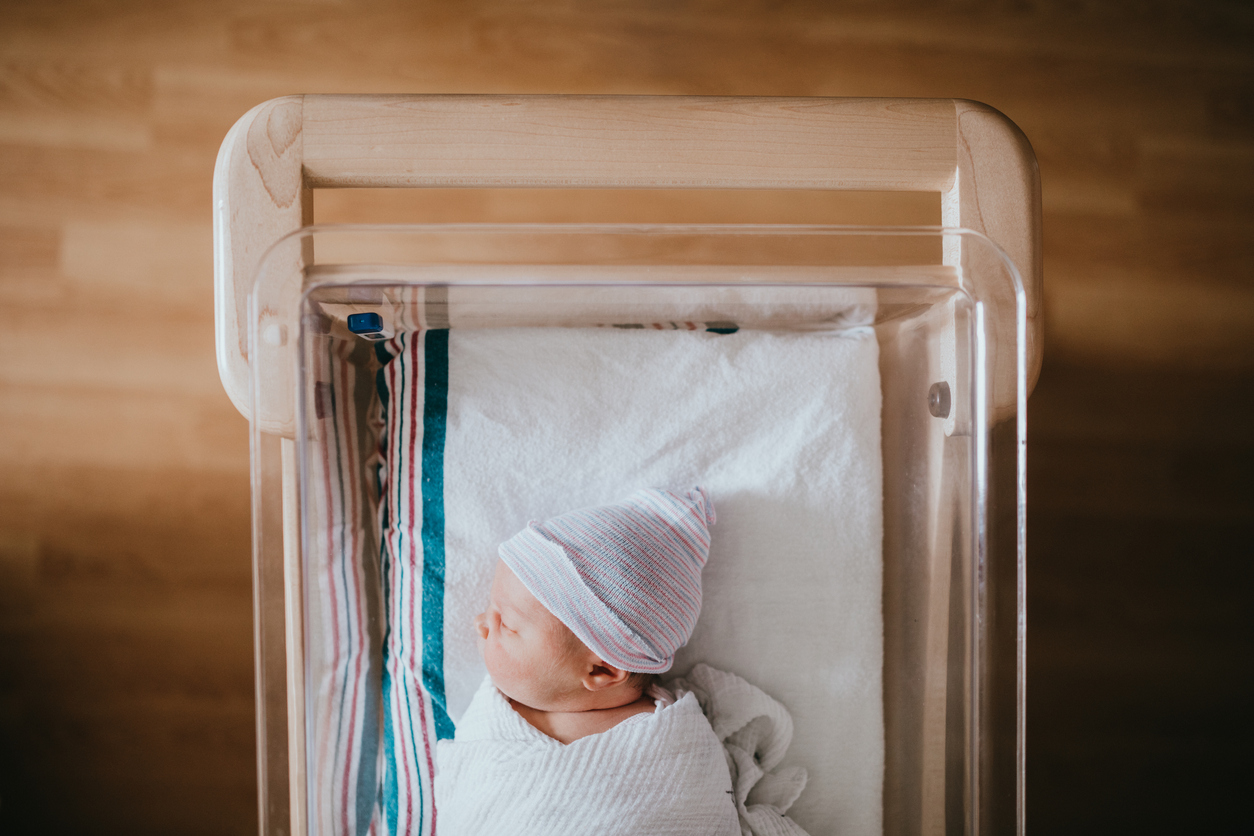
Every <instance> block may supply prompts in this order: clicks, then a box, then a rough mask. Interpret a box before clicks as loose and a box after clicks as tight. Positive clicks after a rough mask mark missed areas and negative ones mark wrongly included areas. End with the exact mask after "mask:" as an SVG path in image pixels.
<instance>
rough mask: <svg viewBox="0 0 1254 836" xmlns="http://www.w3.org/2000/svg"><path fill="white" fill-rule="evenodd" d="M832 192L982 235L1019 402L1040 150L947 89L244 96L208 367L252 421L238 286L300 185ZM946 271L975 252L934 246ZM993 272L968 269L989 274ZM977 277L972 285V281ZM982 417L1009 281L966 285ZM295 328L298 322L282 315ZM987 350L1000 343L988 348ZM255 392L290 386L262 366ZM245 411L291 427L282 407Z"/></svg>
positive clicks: (1030, 323)
mask: <svg viewBox="0 0 1254 836" xmlns="http://www.w3.org/2000/svg"><path fill="white" fill-rule="evenodd" d="M452 186H463V187H464V186H470V187H475V186H478V187H505V186H508V187H513V188H518V187H559V186H560V187H567V188H569V187H591V188H597V187H599V188H615V187H619V188H650V187H655V188H706V189H717V188H727V189H752V188H760V189H844V190H869V191H927V192H940V194H941V207H942V208H941V222H942V225H943V226H945V227H963V228H966V229H970V230H974V231H976V232H980V233H983V234H984V235H986V236H988V238H990V239H991V240H992V241H993V242H994V243H996V244H997V245H998V246H1000V247H1001V249H1002V250H1004V251H1005V253H1006V254H1007V255H1008V256H1009V257H1010V259H1011V261H1012V262H1013V263H1014V265H1015V266H1016V267H1017V268H1018V270H1019V273H1020V276H1021V278H1022V283H1023V291H1024V295H1025V301H1026V317H1027V332H1026V341H1025V346H1024V351H1025V359H1026V381H1025V384H1026V391H1025V392H1024V393H1023V395H1024V397H1026V394H1027V392H1030V391H1031V387H1032V385H1033V384H1034V383H1035V380H1036V376H1037V373H1038V371H1039V368H1040V358H1041V338H1042V330H1043V329H1042V318H1041V316H1040V305H1041V237H1040V227H1041V224H1040V218H1041V198H1040V179H1039V176H1038V173H1037V166H1036V158H1035V156H1034V155H1033V153H1032V149H1031V146H1030V145H1029V144H1028V141H1027V139H1026V138H1025V137H1024V136H1023V134H1022V132H1020V131H1019V129H1018V128H1017V127H1016V126H1015V125H1014V123H1012V122H1011V121H1010V120H1009V119H1007V118H1006V117H1005V116H1003V115H1002V114H1001V113H999V112H997V111H996V110H994V109H992V108H990V107H988V106H987V105H982V104H979V103H976V102H970V101H965V100H960V99H837V98H724V97H697V96H639V97H636V96H477V95H449V96H444V95H435V96H432V95H413V96H360V95H307V96H285V97H283V98H278V99H273V100H271V101H268V102H265V103H263V104H260V105H258V106H257V107H255V108H253V109H252V110H250V111H249V112H248V113H246V114H245V115H244V116H243V117H242V118H241V119H240V120H239V121H238V122H237V123H236V124H235V126H234V127H233V128H232V129H231V131H230V133H228V134H227V137H226V139H225V140H224V141H223V143H222V148H221V150H220V151H219V154H218V161H217V167H216V169H215V171H214V181H213V193H214V194H213V197H214V232H215V238H216V242H215V248H214V253H215V256H214V266H215V270H214V280H215V293H216V300H217V305H216V337H217V353H218V370H219V373H220V375H221V377H222V383H223V385H224V387H225V388H226V391H227V393H228V394H229V395H230V397H231V400H232V401H233V402H234V404H235V406H236V407H237V408H238V409H239V410H240V412H242V413H243V414H245V415H248V414H249V403H250V401H249V397H248V391H249V390H248V386H249V377H248V361H247V356H248V346H247V333H248V331H247V296H248V293H249V290H250V288H251V284H252V281H253V278H254V275H255V273H256V270H257V267H258V264H259V263H260V261H261V258H262V256H263V254H264V253H265V252H266V250H267V249H268V248H269V247H270V246H271V245H272V244H274V243H275V242H276V241H278V240H279V239H280V238H282V237H283V236H285V235H287V234H289V233H291V232H294V231H296V230H298V229H300V228H301V227H303V226H308V225H309V224H311V223H312V222H313V218H312V214H313V211H312V207H313V201H312V189H316V188H336V187H339V188H345V187H355V188H361V187H373V188H416V187H452ZM945 257H946V263H952V264H965V262H964V261H963V259H967V258H988V257H990V256H989V254H988V253H987V252H982V253H972V254H965V253H961V252H959V253H949V252H946V256H945ZM999 272H1000V271H981V270H978V269H976V270H973V271H971V274H972V275H974V276H977V277H978V276H979V275H981V274H990V275H997V274H998V273H999ZM977 281H978V279H977ZM977 291H978V296H979V298H980V299H981V300H982V301H984V302H985V305H986V316H985V322H986V324H987V325H988V328H989V335H990V340H991V342H992V345H991V346H990V347H991V348H992V352H991V356H992V358H993V363H994V368H993V377H994V382H993V386H992V392H993V402H992V403H991V404H990V406H991V411H992V417H993V419H994V420H997V419H1000V418H1002V417H1006V416H1008V415H1010V414H1013V412H1014V411H1015V408H1016V402H1017V398H1016V392H1017V389H1018V387H1017V386H1016V385H1015V376H1016V374H1017V358H1016V352H1015V351H1014V346H1015V342H1016V330H1017V317H1016V310H1015V289H1014V287H1012V286H1008V285H1005V284H1003V285H1000V286H995V287H980V288H977ZM281 324H282V325H286V326H287V332H294V330H295V329H294V326H295V323H290V324H289V323H281ZM999 348H1000V349H1001V350H998V349H999ZM264 374H265V375H266V385H274V386H285V387H289V388H291V387H292V383H293V381H292V378H291V374H292V373H291V371H290V370H286V369H266V370H264ZM291 391H293V396H292V398H287V399H284V398H275V399H269V400H270V401H271V403H272V404H274V405H273V406H270V407H267V408H268V409H273V410H278V411H279V412H281V413H282V414H277V413H276V414H273V415H271V414H265V415H258V416H254V417H255V418H256V420H257V421H258V422H259V423H260V425H261V426H262V428H263V429H264V430H266V431H267V432H276V433H280V434H282V435H286V436H289V437H290V436H291V435H292V434H293V432H294V421H293V412H294V399H295V394H294V392H295V390H294V388H291Z"/></svg>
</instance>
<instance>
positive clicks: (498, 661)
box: [475, 560, 592, 711]
mask: <svg viewBox="0 0 1254 836" xmlns="http://www.w3.org/2000/svg"><path fill="white" fill-rule="evenodd" d="M475 629H476V630H477V631H478V633H479V650H480V652H481V653H482V654H483V661H484V664H486V665H487V667H488V673H489V674H490V675H491V676H492V683H493V684H494V685H496V687H497V689H498V690H500V692H501V693H502V694H504V695H505V696H507V697H509V698H510V699H512V700H514V701H515V702H520V703H522V704H523V705H526V706H530V707H531V708H535V709H538V710H540V711H555V710H563V709H564V708H565V706H566V703H567V701H568V700H569V698H570V697H572V696H576V697H577V696H580V695H582V693H583V691H584V688H583V685H582V676H583V674H584V673H585V668H586V667H588V664H587V663H588V661H589V658H588V657H590V656H591V655H592V652H591V651H590V650H588V648H587V647H586V646H585V645H584V644H583V642H581V641H579V639H578V638H576V637H575V634H574V633H572V632H571V631H570V628H568V627H567V626H566V625H565V624H563V623H562V622H561V621H559V620H558V619H557V616H555V615H553V613H551V612H549V611H548V610H547V609H546V608H545V607H544V605H543V604H541V603H540V602H539V601H538V600H536V597H535V596H534V595H532V594H531V592H530V591H529V590H528V589H527V587H525V586H523V583H522V581H520V580H518V577H517V576H516V575H515V574H514V573H513V571H511V570H510V568H509V567H508V566H506V565H505V564H504V563H503V562H502V561H499V560H498V561H497V563H496V575H495V577H493V579H492V590H491V592H490V593H489V596H488V608H487V609H486V610H484V611H483V612H481V613H479V615H477V616H475Z"/></svg>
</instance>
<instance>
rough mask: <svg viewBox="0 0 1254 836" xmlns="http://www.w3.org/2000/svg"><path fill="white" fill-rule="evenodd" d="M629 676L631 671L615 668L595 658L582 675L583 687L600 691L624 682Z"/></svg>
mask: <svg viewBox="0 0 1254 836" xmlns="http://www.w3.org/2000/svg"><path fill="white" fill-rule="evenodd" d="M629 676H631V671H625V670H623V669H622V668H616V667H614V666H613V665H611V664H609V663H608V662H602V661H601V660H600V659H597V660H596V661H595V662H593V664H592V667H591V668H589V669H588V671H587V672H586V673H585V674H584V675H583V687H585V688H587V689H588V690H589V691H602V690H604V689H606V688H613V687H614V686H615V685H619V684H621V683H623V682H626V681H627V678H628V677H629Z"/></svg>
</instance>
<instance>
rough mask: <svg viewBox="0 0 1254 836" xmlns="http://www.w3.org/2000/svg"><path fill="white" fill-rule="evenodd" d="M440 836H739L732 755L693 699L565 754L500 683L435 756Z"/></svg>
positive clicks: (567, 747) (474, 703)
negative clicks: (728, 761) (728, 757)
mask: <svg viewBox="0 0 1254 836" xmlns="http://www.w3.org/2000/svg"><path fill="white" fill-rule="evenodd" d="M437 759H438V761H437V762H438V764H439V767H438V770H437V772H436V779H435V799H436V809H437V810H438V818H437V820H436V833H437V834H438V836H565V834H570V836H585V834H590V833H596V834H599V835H600V836H617V834H622V836H629V834H631V835H634V834H640V833H649V834H657V836H689V834H692V836H736V834H739V833H740V825H739V823H738V820H737V817H736V808H735V806H734V804H733V802H732V782H731V776H730V774H729V773H728V771H727V769H726V767H725V766H724V758H723V747H722V746H721V745H720V744H719V741H718V738H717V737H715V736H714V732H713V730H712V729H711V728H710V724H709V722H708V721H707V720H706V719H705V715H704V714H702V713H701V707H700V705H699V704H698V703H697V699H696V697H695V696H693V695H691V694H689V695H686V696H684V697H682V698H681V699H679V700H677V701H676V702H675V703H674V704H673V705H670V706H667V707H663V706H662V705H661V703H660V701H659V705H658V707H657V710H656V711H655V712H654V713H652V714H637V715H635V716H634V717H630V718H628V719H627V720H624V721H623V722H622V723H619V724H618V725H617V726H614V727H613V728H612V729H609V730H608V731H605V732H602V733H600V734H593V735H589V736H588V737H584V738H580V739H579V740H576V741H574V742H572V743H569V744H563V743H560V742H558V741H557V740H554V739H553V738H551V737H548V736H547V735H545V734H543V733H542V732H540V731H538V730H537V729H536V728H534V727H533V726H531V725H530V724H529V723H528V722H527V721H526V720H524V719H523V718H522V717H521V716H520V715H519V714H518V712H516V711H514V709H513V708H511V707H510V705H509V702H507V701H506V699H505V697H504V696H502V694H501V692H500V691H498V690H496V687H495V686H493V685H492V681H491V680H490V679H485V680H484V682H483V685H482V686H481V687H480V688H479V690H478V692H476V694H475V697H474V699H473V700H471V703H470V708H469V709H467V711H466V714H465V715H464V716H463V717H462V720H461V722H460V723H459V724H458V726H457V736H456V737H455V738H454V739H453V740H442V741H440V744H439V746H438V748H437Z"/></svg>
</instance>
